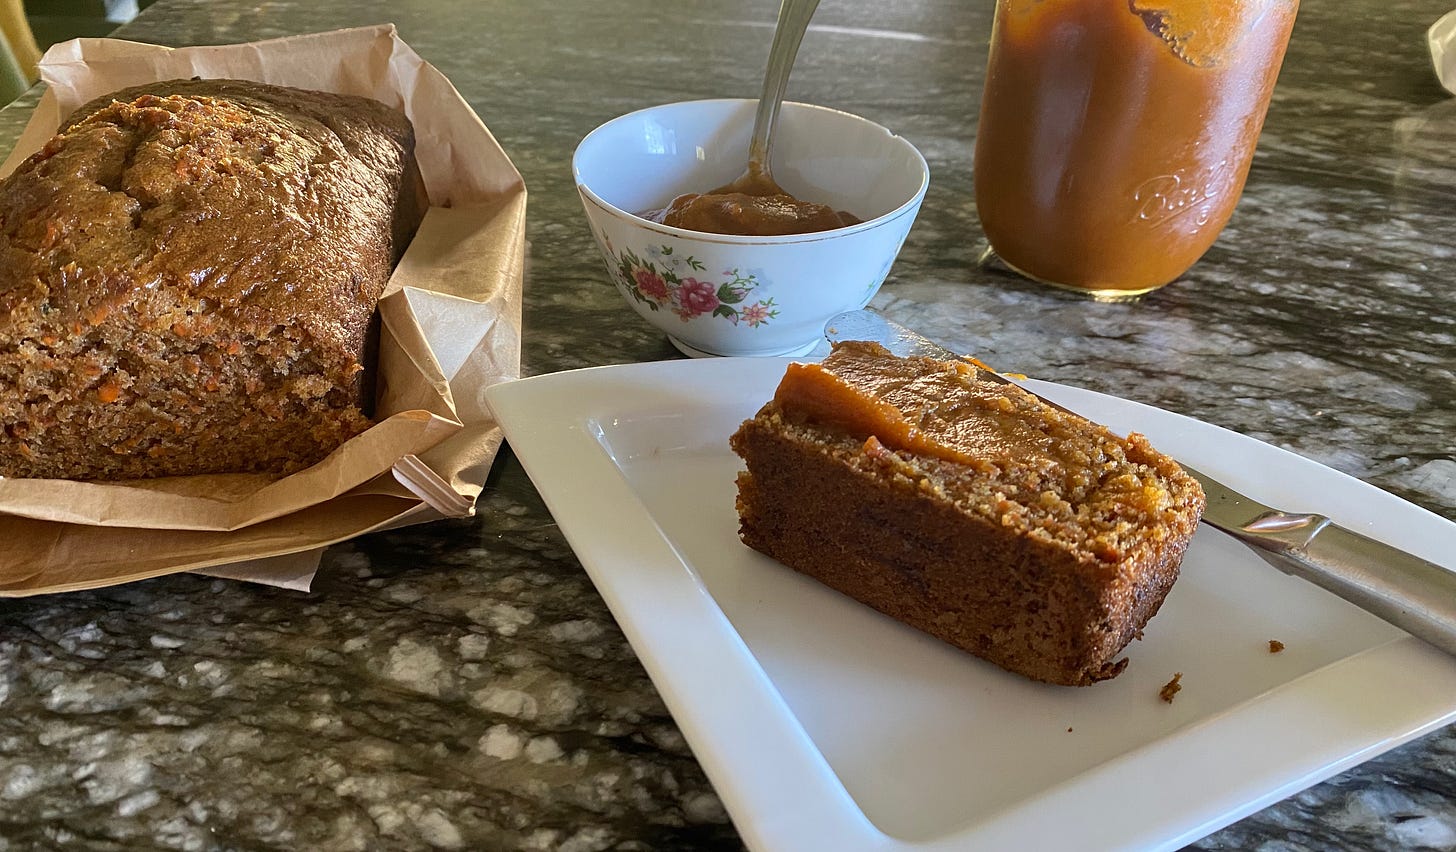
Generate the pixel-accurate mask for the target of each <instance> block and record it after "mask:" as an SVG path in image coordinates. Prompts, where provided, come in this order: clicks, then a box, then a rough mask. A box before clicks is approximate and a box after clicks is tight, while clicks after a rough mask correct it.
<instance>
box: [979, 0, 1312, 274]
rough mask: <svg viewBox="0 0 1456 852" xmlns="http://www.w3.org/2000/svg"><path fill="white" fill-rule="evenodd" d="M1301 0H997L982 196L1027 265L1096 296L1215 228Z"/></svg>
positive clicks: (1188, 256) (1199, 251)
mask: <svg viewBox="0 0 1456 852" xmlns="http://www.w3.org/2000/svg"><path fill="white" fill-rule="evenodd" d="M1297 8H1298V0H998V3H997V6H996V22H995V26H994V29H993V33H992V37H991V53H990V61H989V64H988V66H987V71H986V89H985V94H984V96H983V98H982V101H981V121H980V128H979V130H978V131H977V135H976V161H975V182H976V206H977V209H978V211H979V213H980V217H981V225H982V227H983V228H984V230H985V232H986V237H987V239H988V240H989V241H990V243H991V247H992V248H993V249H994V250H995V252H996V254H997V255H999V256H1000V258H1001V259H1002V260H1003V261H1004V262H1005V263H1006V264H1007V265H1008V266H1010V267H1011V268H1012V269H1014V270H1016V271H1017V272H1020V273H1021V274H1023V275H1025V276H1027V277H1029V278H1034V279H1036V280H1039V281H1044V282H1047V283H1050V284H1055V285H1058V286H1061V287H1066V288H1070V289H1075V290H1080V291H1083V292H1087V293H1090V294H1092V295H1094V296H1098V297H1103V298H1122V297H1130V296H1136V295H1140V294H1142V293H1146V292H1148V291H1150V290H1154V289H1156V288H1158V287H1161V286H1162V285H1164V284H1167V283H1168V282H1170V281H1172V280H1173V279H1175V278H1177V277H1178V276H1179V275H1182V274H1183V273H1184V272H1186V271H1187V270H1188V268H1189V267H1191V266H1192V265H1193V264H1194V262H1196V261H1197V260H1198V258H1199V257H1201V256H1202V255H1203V253H1204V252H1205V251H1207V250H1208V247H1209V246H1210V245H1212V244H1213V241H1214V239H1215V238H1216V237H1217V236H1218V233H1219V231H1220V230H1222V228H1223V226H1224V223H1226V222H1227V221H1228V218H1229V215H1230V214H1231V213H1232V212H1233V209H1234V205H1235V203H1237V201H1238V198H1239V194H1240V193H1241V192H1242V191H1243V187H1244V179H1245V178H1246V177H1247V176H1248V172H1249V162H1250V159H1251V157H1252V156H1253V153H1254V143H1255V142H1256V141H1257V139H1258V137H1259V131H1260V129H1261V128H1262V127H1263V124H1264V114H1265V112H1266V110H1267V108H1268V105H1269V96H1270V93H1271V92H1272V91H1273V88H1274V81H1275V79H1276V78H1277V77H1278V75H1279V66H1280V64H1281V63H1282V61H1283V59H1284V48H1285V45H1286V44H1287V43H1288V40H1289V32H1290V29H1291V28H1292V27H1293V25H1294V15H1295V12H1296V10H1297Z"/></svg>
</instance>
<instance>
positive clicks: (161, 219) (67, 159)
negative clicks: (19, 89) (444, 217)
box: [0, 80, 427, 479]
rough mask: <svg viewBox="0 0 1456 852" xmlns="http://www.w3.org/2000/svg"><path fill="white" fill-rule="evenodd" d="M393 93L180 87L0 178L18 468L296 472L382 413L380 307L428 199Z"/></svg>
mask: <svg viewBox="0 0 1456 852" xmlns="http://www.w3.org/2000/svg"><path fill="white" fill-rule="evenodd" d="M421 186H422V185H421V183H420V181H419V173H418V170H417V169H416V167H415V162H414V131H413V129H412V127H411V126H410V123H409V121H408V120H407V119H406V118H405V117H404V115H403V114H401V113H400V112H398V111H396V110H393V109H391V108H389V107H386V106H384V105H383V104H380V103H377V102H375V101H372V100H369V99H366V98H359V97H345V96H340V95H332V94H325V93H322V92H310V91H303V90H299V89H288V88H282V87H277V86H268V85H263V84H259V83H248V82H240V81H227V80H174V81H170V82H164V83H157V84H153V85H149V86H144V87H139V88H135V89H128V90H124V91H121V92H117V93H115V94H113V95H111V96H108V97H105V98H102V99H100V100H98V101H95V102H92V103H91V104H87V105H86V106H83V107H82V108H81V109H80V110H78V111H77V113H76V115H75V116H74V117H73V118H72V119H71V120H70V122H69V124H68V125H67V126H66V127H64V128H62V131H61V133H60V134H59V135H58V136H56V137H55V138H53V139H51V141H50V142H49V143H47V144H46V146H45V148H44V149H43V150H41V151H40V152H39V153H37V154H35V155H34V156H32V157H31V158H30V159H28V160H26V161H25V162H24V163H23V164H22V165H21V166H20V167H19V169H17V170H16V171H15V173H14V174H12V175H10V176H9V177H7V178H5V179H4V180H3V181H0V426H3V429H4V435H3V436H0V475H4V476H12V477H54V478H74V479H129V478H139V477H156V476H169V475H177V474H195V473H213V472H232V471H269V472H287V471H291V470H295V469H298V468H301V467H305V466H307V465H310V464H313V463H314V462H317V461H319V460H320V459H321V458H323V457H324V456H325V455H327V454H328V453H329V452H330V451H332V450H333V449H335V448H336V447H337V446H338V445H339V444H340V443H342V442H343V441H345V440H347V439H348V438H350V437H352V436H354V435H355V434H357V433H358V432H360V431H362V430H363V429H364V428H366V427H367V426H368V423H369V421H368V419H367V414H368V412H369V411H370V409H371V404H370V403H371V400H372V396H373V389H372V378H371V376H370V371H369V370H368V369H367V368H368V367H369V365H370V363H371V354H372V353H371V352H370V351H369V350H370V347H371V346H372V342H371V341H372V335H373V334H374V331H373V328H372V324H373V323H374V321H375V320H374V315H375V307H376V303H377V302H378V300H379V297H380V294H381V293H382V292H383V290H384V286H385V283H386V282H387V280H388V277H389V274H390V271H391V269H392V268H393V265H394V263H395V262H396V261H397V260H398V258H399V256H400V254H401V253H402V252H403V251H404V247H405V245H406V244H407V243H408V242H409V239H410V237H411V236H412V235H413V233H414V230H415V228H416V227H417V226H418V224H419V221H420V219H421V217H422V216H423V212H424V209H425V207H426V206H427V202H426V201H425V199H424V197H423V193H422V190H421Z"/></svg>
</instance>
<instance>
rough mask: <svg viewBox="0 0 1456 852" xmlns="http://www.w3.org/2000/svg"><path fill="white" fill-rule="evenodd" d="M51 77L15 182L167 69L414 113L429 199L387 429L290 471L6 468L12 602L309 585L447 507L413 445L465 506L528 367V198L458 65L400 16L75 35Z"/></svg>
mask: <svg viewBox="0 0 1456 852" xmlns="http://www.w3.org/2000/svg"><path fill="white" fill-rule="evenodd" d="M41 73H42V77H43V78H44V79H45V81H46V82H47V84H48V85H49V88H48V90H47V91H46V93H45V94H44V96H43V97H42V99H41V101H40V104H39V105H38V106H37V108H36V110H35V113H34V115H33V116H32V118H31V121H30V123H29V124H28V125H27V126H26V128H25V131H24V132H23V133H22V135H21V138H20V141H19V142H18V143H17V145H16V148H15V150H14V151H13V152H12V153H11V154H10V156H9V158H8V159H6V161H5V163H4V164H3V165H0V175H3V174H9V173H10V172H11V171H12V170H14V168H15V167H16V166H17V165H18V164H19V163H20V162H21V161H22V160H24V158H25V157H27V156H29V155H30V154H31V153H33V152H34V151H36V150H38V149H39V148H40V147H41V146H42V145H44V144H45V142H46V140H48V139H49V138H50V137H51V136H52V135H53V134H54V133H55V131H56V129H57V128H58V127H59V125H60V123H61V121H62V120H63V118H64V117H65V116H66V115H69V114H70V112H71V111H73V110H74V109H75V108H76V107H77V106H79V105H81V104H82V103H85V102H86V101H89V100H91V99H92V98H95V97H99V96H100V95H103V94H106V93H107V92H110V91H114V90H116V89H119V88H123V87H126V86H133V85H139V84H142V83H147V82H153V81H158V80H166V79H174V78H179V77H193V76H200V77H208V78H219V77H227V78H233V79H247V80H256V81H259V82H264V83H273V84H277V85H285V86H297V87H300V88H308V89H317V90H323V91H331V92H338V93H343V94H355V95H364V96H367V97H372V98H374V99H376V100H379V101H382V102H384V103H386V104H389V105H391V106H395V107H398V108H400V109H403V110H404V111H405V112H406V114H407V115H409V117H410V119H411V120H412V121H413V122H414V125H415V134H416V157H417V159H418V160H419V166H420V172H421V174H422V176H423V177H424V180H425V184H426V188H427V189H428V191H429V194H430V201H431V205H432V206H431V209H430V210H429V211H428V213H427V214H426V216H425V219H424V222H423V223H422V225H421V226H420V230H419V233H418V234H417V235H416V236H415V239H414V241H413V242H412V243H411V244H410V247H409V249H408V251H407V252H406V254H405V256H404V259H403V260H402V261H401V262H400V265H399V267H398V268H397V269H396V270H395V273H394V276H393V277H392V278H391V280H390V284H389V287H388V289H387V290H386V292H385V296H384V298H383V299H382V300H381V302H380V314H381V318H382V320H383V322H382V330H381V337H380V347H379V370H378V379H379V388H378V394H377V400H376V405H377V410H376V417H377V418H379V419H380V422H378V423H377V424H376V425H375V426H374V427H373V428H371V429H369V430H368V431H367V432H365V433H364V434H363V435H360V436H358V437H357V438H355V439H354V440H352V441H350V442H348V443H347V444H345V445H344V446H343V447H341V448H339V450H337V451H336V452H335V453H333V454H332V455H331V456H329V458H328V459H326V460H325V461H324V462H321V463H320V464H318V465H316V466H314V467H313V468H310V469H308V470H307V471H302V472H300V473H297V474H294V475H292V476H288V477H284V478H281V479H274V478H270V477H264V476H251V475H228V476H197V477H173V478H169V479H161V480H154V481H149V482H131V483H84V482H72V481H66V480H24V479H0V596H15V595H25V594H38V593H42V592H54V591H70V590H76V589H83V588H93V587H98V586H105V585H112V584H116V583H123V582H128V581H132V580H138V579H143V578H146V577H153V576H157V575H160V574H167V573H173V572H176V571H184V570H194V569H209V570H210V572H211V573H215V574H217V575H219V576H228V577H234V578H237V579H250V580H258V581H262V582H274V583H278V584H283V585H289V586H293V587H306V586H307V581H308V578H309V577H311V575H312V571H313V568H314V567H315V566H316V565H317V561H318V556H319V554H320V553H321V549H322V548H323V547H325V546H327V545H329V544H333V543H336V542H339V541H343V540H345V539H348V538H351V537H353V536H356V535H359V534H361V533H364V532H368V531H371V530H376V529H381V528H387V527H392V526H399V525H403V524H407V523H415V522H420V521H426V520H432V519H435V518H439V517H441V514H440V512H438V511H436V510H435V509H432V508H431V507H430V506H429V505H426V504H425V503H424V502H423V501H421V500H420V499H419V498H418V497H416V496H415V494H414V492H413V491H412V489H411V488H410V487H406V483H407V482H408V481H409V479H410V477H409V476H407V475H403V474H398V475H397V474H396V472H395V465H396V462H398V461H399V460H400V459H402V458H404V457H406V456H411V455H412V456H415V457H417V458H418V460H419V461H420V462H423V464H424V465H425V466H426V467H428V468H429V470H431V471H433V472H434V474H435V475H436V476H438V478H439V480H441V481H442V482H443V484H445V485H448V487H449V488H450V489H451V490H453V491H454V492H455V494H457V495H459V498H457V499H458V502H459V503H460V504H462V505H464V506H466V507H467V508H466V511H468V510H469V507H470V506H472V505H473V502H474V500H475V498H476V497H477V496H478V495H479V493H480V490H481V484H482V483H483V482H484V481H485V476H486V474H487V472H488V471H489V468H490V464H491V461H492V460H493V458H494V457H495V453H496V451H497V450H498V448H499V446H500V441H501V433H500V430H499V427H498V426H497V425H496V423H495V421H494V418H493V417H491V415H490V411H489V409H488V408H487V407H486V406H485V402H484V399H485V389H486V388H487V387H489V386H490V385H491V384H494V383H496V382H499V381H503V380H506V379H510V378H515V377H518V376H519V375H520V324H521V289H522V279H523V265H524V257H525V208H526V193H525V187H524V184H523V183H522V181H521V177H520V174H519V173H518V172H517V171H516V169H515V167H514V166H512V165H511V162H510V160H509V158H507V157H506V155H505V153H504V152H503V151H502V150H501V148H500V146H499V145H498V144H497V143H496V141H495V139H494V138H493V137H492V136H491V134H490V132H489V130H487V129H486V127H485V125H484V124H483V123H482V122H481V120H480V119H479V117H477V116H476V115H475V113H474V111H473V110H471V108H470V106H469V105H468V104H467V103H465V101H464V99H462V98H461V97H460V95H459V93H458V92H456V90H455V88H454V86H452V85H451V84H450V82H449V81H448V80H447V79H446V78H445V77H444V75H442V74H441V73H440V72H439V71H437V70H436V69H435V68H434V67H432V66H431V65H429V64H428V63H426V62H424V61H423V60H422V59H421V58H420V57H419V55H418V54H416V53H415V52H414V51H413V50H411V49H410V48H409V46H407V45H406V44H404V42H402V41H401V40H400V39H399V37H398V35H397V34H396V32H395V29H394V27H393V26H392V25H382V26H377V27H365V28H359V29H351V30H339V31H334V32H327V33H317V34H311V35H304V36H293V37H289V38H283V39H274V40H270V41H262V42H253V43H249V44H240V45H224V46H216V47H197V48H182V49H172V48H165V47H158V46H154V45H145V44H137V43H132V42H124V41H115V40H111V39H77V40H75V41H70V42H66V43H64V44H60V45H56V46H55V47H53V48H51V49H50V50H49V51H48V52H47V53H46V55H45V58H44V59H43V60H42V61H41ZM413 469H414V470H418V468H417V467H416V468H413Z"/></svg>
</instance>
